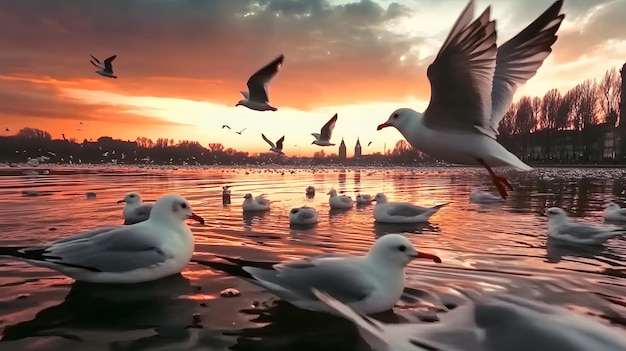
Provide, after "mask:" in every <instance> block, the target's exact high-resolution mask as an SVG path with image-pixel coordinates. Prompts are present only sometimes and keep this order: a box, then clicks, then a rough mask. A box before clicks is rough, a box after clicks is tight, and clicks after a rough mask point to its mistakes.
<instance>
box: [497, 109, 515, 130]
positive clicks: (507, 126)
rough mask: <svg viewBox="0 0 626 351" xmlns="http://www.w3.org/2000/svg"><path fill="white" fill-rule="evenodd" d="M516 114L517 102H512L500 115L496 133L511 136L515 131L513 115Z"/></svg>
mask: <svg viewBox="0 0 626 351" xmlns="http://www.w3.org/2000/svg"><path fill="white" fill-rule="evenodd" d="M516 114H517V103H512V104H511V106H510V107H509V109H508V110H507V111H506V113H505V114H504V117H502V121H500V125H499V126H498V133H500V135H502V136H511V135H513V134H514V133H515V115H516Z"/></svg>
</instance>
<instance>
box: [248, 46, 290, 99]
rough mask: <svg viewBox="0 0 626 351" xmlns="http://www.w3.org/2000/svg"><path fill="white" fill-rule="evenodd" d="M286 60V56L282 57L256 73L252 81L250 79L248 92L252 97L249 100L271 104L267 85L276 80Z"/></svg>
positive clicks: (251, 78)
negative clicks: (275, 77)
mask: <svg viewBox="0 0 626 351" xmlns="http://www.w3.org/2000/svg"><path fill="white" fill-rule="evenodd" d="M284 60H285V55H280V56H278V57H277V58H276V59H274V60H273V61H272V62H270V63H268V64H267V65H266V66H265V67H263V68H261V69H260V70H258V71H257V72H256V73H254V74H253V75H252V76H251V77H250V79H248V83H247V85H248V91H249V93H250V97H249V98H248V100H253V101H257V102H262V103H267V102H269V97H268V94H267V85H268V84H269V82H270V81H271V80H272V78H274V76H275V75H276V73H278V69H279V68H280V66H281V65H282V64H283V61H284Z"/></svg>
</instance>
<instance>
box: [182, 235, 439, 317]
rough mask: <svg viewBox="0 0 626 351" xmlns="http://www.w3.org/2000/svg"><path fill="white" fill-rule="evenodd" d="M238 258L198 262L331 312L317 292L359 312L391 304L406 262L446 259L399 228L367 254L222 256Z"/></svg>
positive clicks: (298, 303)
mask: <svg viewBox="0 0 626 351" xmlns="http://www.w3.org/2000/svg"><path fill="white" fill-rule="evenodd" d="M218 257H219V258H222V259H224V260H227V261H229V262H231V263H234V264H225V263H221V262H212V261H209V262H206V261H199V260H194V262H197V263H200V264H203V265H206V266H209V267H211V268H214V269H218V270H221V271H224V272H226V273H228V274H231V275H235V276H240V277H242V278H244V279H246V280H247V281H249V282H251V283H254V284H256V285H259V286H261V287H264V288H265V289H267V290H269V291H271V292H272V293H274V294H276V295H277V296H278V297H280V298H281V299H283V300H285V301H287V302H289V303H291V304H293V305H295V306H297V307H300V308H303V309H306V310H311V311H324V312H331V313H334V312H333V311H332V309H329V308H328V307H327V306H326V305H325V304H324V303H322V302H320V301H319V300H318V299H317V298H316V297H315V295H313V292H312V290H311V289H312V288H315V289H318V290H321V291H325V292H327V293H329V294H331V295H332V296H333V297H335V298H336V299H338V300H340V301H341V302H343V303H345V304H347V305H348V306H350V307H351V308H353V309H355V310H356V311H358V312H360V313H366V314H370V313H378V312H383V311H387V310H390V309H391V308H393V306H394V305H395V304H396V303H397V302H398V300H400V297H401V296H402V293H403V291H404V268H405V267H406V265H407V264H409V262H411V261H412V260H413V259H415V258H423V259H429V260H433V261H435V262H438V263H441V259H440V258H439V257H438V256H436V255H433V254H429V253H424V252H418V251H417V250H415V247H413V244H412V243H411V242H410V241H409V240H408V239H407V238H406V237H404V236H402V235H400V234H387V235H385V236H383V237H381V238H380V239H378V240H376V241H375V242H374V244H373V245H372V247H371V248H370V250H369V252H368V253H367V254H366V255H365V256H352V255H346V254H323V255H320V256H317V257H312V258H308V259H303V260H298V261H288V262H255V261H247V260H242V259H236V258H230V257H224V256H218Z"/></svg>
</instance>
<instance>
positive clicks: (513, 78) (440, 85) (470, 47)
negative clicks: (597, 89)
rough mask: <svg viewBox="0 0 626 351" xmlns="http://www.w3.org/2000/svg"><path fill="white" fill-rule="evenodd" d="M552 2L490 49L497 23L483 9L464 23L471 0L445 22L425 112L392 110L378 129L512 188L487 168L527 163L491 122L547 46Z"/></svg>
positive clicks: (556, 18)
mask: <svg viewBox="0 0 626 351" xmlns="http://www.w3.org/2000/svg"><path fill="white" fill-rule="evenodd" d="M562 5H563V0H558V1H556V2H555V3H554V4H553V5H552V6H550V8H548V10H546V11H545V12H544V13H543V14H542V15H541V16H539V17H538V18H537V19H536V20H535V21H534V22H533V23H531V24H530V25H529V26H528V27H526V28H525V29H524V30H523V31H521V32H520V33H519V34H517V35H516V36H515V37H513V38H512V39H510V40H509V41H507V42H506V43H504V44H503V45H502V46H500V48H498V47H497V46H496V27H495V26H496V25H495V21H491V20H490V19H489V17H490V10H491V7H487V9H486V10H485V11H484V12H483V13H482V14H481V15H480V16H479V17H478V19H476V20H475V21H474V22H472V23H470V21H471V19H472V17H473V13H474V1H473V0H472V1H470V2H469V3H468V5H467V6H466V7H465V9H464V10H463V12H462V13H461V16H459V18H458V19H457V21H456V23H455V24H454V26H453V27H452V30H451V31H450V34H449V35H448V37H447V39H446V40H445V42H444V43H443V45H442V47H441V49H440V51H439V53H438V54H437V57H436V58H435V61H434V62H433V63H432V64H431V65H430V66H429V67H428V79H429V80H430V85H431V99H430V104H429V105H428V108H427V109H426V111H424V113H419V112H416V111H414V110H412V109H410V108H400V109H398V110H395V111H394V112H393V113H392V114H391V115H390V116H389V118H388V120H387V121H386V122H385V123H382V124H380V125H379V126H378V128H377V129H378V130H381V129H383V128H385V127H395V128H396V129H398V131H399V132H400V133H401V134H402V135H403V136H404V138H405V139H406V140H407V141H408V142H409V143H410V144H411V145H412V146H413V147H415V148H417V149H420V150H422V151H423V152H425V153H426V154H428V155H430V156H432V157H434V158H436V159H439V160H442V161H446V162H451V163H457V164H465V165H482V166H483V167H485V168H486V169H487V171H488V172H489V175H490V176H491V178H492V180H493V183H494V184H495V186H496V187H497V189H498V192H499V193H500V195H501V196H502V198H504V199H506V197H507V193H506V189H505V187H506V188H509V190H513V187H512V186H511V184H510V183H509V182H508V180H507V179H506V178H504V177H501V176H498V175H496V174H495V173H494V172H493V170H492V169H491V167H501V166H512V167H514V168H516V169H519V170H523V171H529V170H532V168H531V167H530V166H528V165H527V164H525V163H524V162H522V161H520V160H519V159H518V158H517V157H516V156H515V155H513V154H512V153H510V152H509V151H507V149H506V148H504V147H503V146H502V145H500V144H499V143H498V142H497V140H496V137H497V135H498V131H497V129H498V125H499V124H500V121H501V120H502V117H503V116H504V114H505V112H506V111H507V109H508V108H509V105H510V104H511V101H512V99H513V95H514V94H515V91H516V89H517V87H518V86H519V85H521V84H524V83H526V81H528V80H529V79H530V78H531V77H533V76H534V75H535V74H536V73H537V69H539V67H541V65H542V64H543V60H544V59H545V58H546V57H548V55H549V54H550V52H551V51H552V48H551V46H552V44H554V43H555V42H556V40H557V36H556V32H557V30H558V29H559V27H560V25H561V22H562V21H563V18H564V17H565V15H563V14H559V11H560V10H561V6H562Z"/></svg>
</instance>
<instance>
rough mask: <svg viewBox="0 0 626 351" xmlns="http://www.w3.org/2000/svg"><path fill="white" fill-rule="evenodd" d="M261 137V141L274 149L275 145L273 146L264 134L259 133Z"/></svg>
mask: <svg viewBox="0 0 626 351" xmlns="http://www.w3.org/2000/svg"><path fill="white" fill-rule="evenodd" d="M261 136H262V137H263V140H265V142H266V143H268V144H270V146H271V147H276V145H274V143H272V142H271V141H270V140H269V139H268V138H267V137H266V136H265V134H263V133H261Z"/></svg>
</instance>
